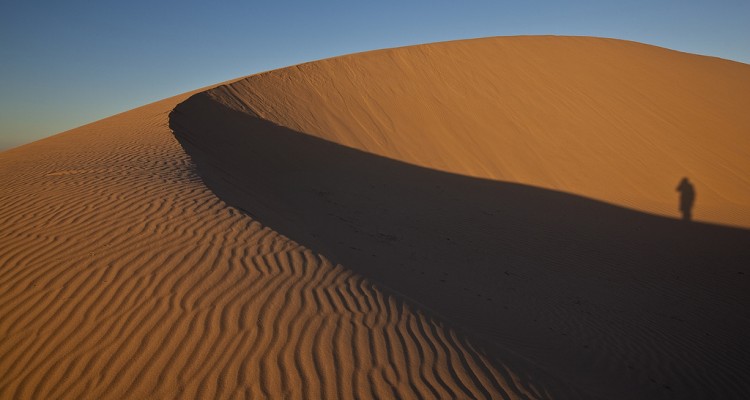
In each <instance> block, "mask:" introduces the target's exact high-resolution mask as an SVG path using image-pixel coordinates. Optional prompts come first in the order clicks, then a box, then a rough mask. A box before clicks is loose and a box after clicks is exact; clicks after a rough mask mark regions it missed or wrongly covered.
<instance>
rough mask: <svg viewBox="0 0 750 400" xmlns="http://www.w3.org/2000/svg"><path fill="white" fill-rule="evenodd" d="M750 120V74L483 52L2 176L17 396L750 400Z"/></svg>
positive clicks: (224, 110) (3, 344)
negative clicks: (684, 212)
mask: <svg viewBox="0 0 750 400" xmlns="http://www.w3.org/2000/svg"><path fill="white" fill-rule="evenodd" d="M748 97H750V66H747V65H743V64H739V63H733V62H729V61H725V60H719V59H713V58H707V57H700V56H695V55H689V54H684V53H677V52H673V51H669V50H666V49H661V48H655V47H652V46H646V45H641V44H636V43H631V42H623V41H617V40H605V39H594V38H562V37H515V38H491V39H481V40H471V41H460V42H450V43H440V44H434V45H423V46H415V47H409V48H401V49H392V50H382V51H375V52H368V53H362V54H356V55H351V56H345V57H339V58H334V59H329V60H322V61H316V62H313V63H308V64H303V65H299V66H295V67H289V68H285V69H282V70H277V71H271V72H267V73H263V74H258V75H254V76H250V77H247V78H245V79H241V80H238V81H236V82H232V83H228V84H225V85H221V86H218V87H216V88H214V89H210V90H202V91H197V92H194V93H188V94H184V95H181V96H177V97H174V98H170V99H166V100H163V101H161V102H157V103H154V104H151V105H148V106H144V107H141V108H138V109H135V110H132V111H129V112H126V113H123V114H119V115H117V116H114V117H111V118H108V119H105V120H102V121H99V122H96V123H93V124H89V125H86V126H84V127H81V128H78V129H75V130H72V131H69V132H66V133H63V134H60V135H57V136H55V137H52V138H48V139H45V140H42V141H39V142H36V143H33V144H30V145H27V146H23V147H20V148H16V149H13V150H10V151H7V152H4V153H0V182H1V184H0V187H1V188H2V189H1V190H2V191H1V192H0V204H1V207H0V249H2V251H0V265H2V268H1V269H0V370H2V371H6V372H4V373H3V374H0V398H45V399H46V398H91V399H98V398H133V399H142V398H311V399H318V398H425V399H428V398H493V399H494V398H555V399H557V398H572V399H579V398H622V399H631V398H745V397H747V396H748V395H749V394H750V384H748V382H750V368H748V365H750V346H749V345H748V344H747V341H746V337H747V334H748V332H750V313H749V312H748V311H747V304H750V283H748V280H747V276H748V275H749V274H750V269H749V268H748V265H750V231H748V230H747V229H744V228H747V227H749V226H750V179H748V175H747V171H750V157H748V156H749V154H748V153H747V151H748V150H747V149H750V137H749V136H748V135H747V132H748V131H749V128H750V116H748V115H746V113H745V112H744V108H746V107H744V106H745V105H746V104H748V100H750V99H749V98H748ZM682 176H689V177H691V179H692V180H693V181H694V182H695V184H696V189H697V193H698V195H697V196H698V197H697V202H696V206H695V213H694V214H695V217H696V219H697V220H698V221H700V222H684V221H679V220H678V219H677V218H678V212H677V193H676V192H675V186H676V185H677V182H678V180H679V179H680V178H681V177H682ZM707 222H710V223H707Z"/></svg>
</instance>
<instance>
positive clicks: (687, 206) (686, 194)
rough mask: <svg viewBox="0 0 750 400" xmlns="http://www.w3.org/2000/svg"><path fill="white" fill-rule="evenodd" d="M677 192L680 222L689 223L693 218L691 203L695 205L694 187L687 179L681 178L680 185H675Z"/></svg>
mask: <svg viewBox="0 0 750 400" xmlns="http://www.w3.org/2000/svg"><path fill="white" fill-rule="evenodd" d="M677 191H678V192H680V211H681V212H682V220H683V221H690V220H691V219H692V217H693V214H692V210H693V203H695V187H694V186H693V184H692V183H690V181H689V180H688V178H687V177H685V178H682V180H681V181H680V184H679V185H677Z"/></svg>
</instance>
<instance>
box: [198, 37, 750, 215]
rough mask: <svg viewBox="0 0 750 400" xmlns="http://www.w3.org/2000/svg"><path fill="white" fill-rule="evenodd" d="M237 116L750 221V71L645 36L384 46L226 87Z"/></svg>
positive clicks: (428, 160) (469, 168) (528, 179)
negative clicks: (684, 193)
mask: <svg viewBox="0 0 750 400" xmlns="http://www.w3.org/2000/svg"><path fill="white" fill-rule="evenodd" d="M210 93H211V96H213V97H214V98H215V99H216V100H217V101H219V102H222V103H224V104H226V105H228V106H230V107H232V108H234V109H237V110H240V111H243V110H248V109H249V110H252V112H253V113H255V114H257V115H258V116H260V117H262V118H264V119H266V120H269V121H271V122H274V123H276V124H279V125H282V126H285V127H288V128H290V129H293V130H296V131H300V132H305V133H307V134H310V135H315V136H316V137H320V138H322V139H326V140H330V141H332V142H335V143H339V144H342V145H345V146H349V147H352V148H356V149H360V150H363V151H367V152H370V153H374V154H378V155H381V156H385V157H389V158H393V159H397V160H401V161H405V162H408V163H413V164H416V165H420V166H424V167H428V168H433V169H438V170H441V171H447V172H454V173H459V174H464V175H468V176H474V177H480V178H487V179H494V180H501V181H507V182H515V183H522V184H527V185H534V186H539V187H543V188H547V189H554V190H560V191H564V192H568V193H572V194H577V195H581V196H586V197H590V198H593V199H597V200H602V201H606V202H609V203H612V204H616V205H621V206H626V207H630V208H633V209H636V210H639V211H646V212H650V213H655V214H659V215H665V216H672V217H679V212H678V206H677V204H678V200H677V193H676V192H675V187H676V186H677V184H678V183H679V180H680V179H681V178H682V177H683V176H688V177H690V178H691V179H692V180H693V181H695V182H696V187H697V192H698V198H697V202H696V206H695V218H696V219H698V220H701V221H707V222H715V223H721V224H727V225H734V226H744V227H750V180H748V178H747V173H746V171H748V170H750V156H748V153H747V149H749V148H750V135H748V134H747V133H748V132H750V113H748V112H747V110H746V108H747V107H746V105H747V104H750V66H748V65H745V64H741V63H737V62H731V61H726V60H721V59H715V58H709V57H702V56H696V55H692V54H686V53H680V52H676V51H671V50H667V49H663V48H658V47H653V46H647V45H643V44H639V43H634V42H626V41H620V40H611V39H596V38H571V37H511V38H490V39H479V40H468V41H456V42H446V43H437V44H431V45H423V46H414V47H408V48H399V49H389V50H379V51H373V52H368V53H362V54H355V55H351V56H344V57H337V58H332V59H327V60H321V61H316V62H312V63H307V64H302V65H298V66H294V67H289V68H284V69H280V70H276V71H271V72H268V73H264V74H260V75H258V76H253V77H250V78H247V79H244V80H241V81H239V82H236V83H234V84H232V85H226V86H222V87H219V88H216V89H215V90H212V91H211V92H210Z"/></svg>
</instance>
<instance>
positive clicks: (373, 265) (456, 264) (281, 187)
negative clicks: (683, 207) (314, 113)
mask: <svg viewBox="0 0 750 400" xmlns="http://www.w3.org/2000/svg"><path fill="white" fill-rule="evenodd" d="M170 127H171V128H172V130H173V131H174V133H175V136H176V137H177V139H178V140H179V141H180V143H181V144H182V146H183V147H184V148H185V150H186V151H187V153H188V154H189V155H190V156H191V158H192V160H193V162H194V163H195V164H196V165H197V169H198V172H199V174H200V175H201V177H202V178H203V180H204V182H205V183H206V185H207V186H208V187H210V188H211V189H212V190H213V191H214V192H215V193H216V194H217V195H218V196H219V197H221V198H222V199H223V200H225V201H226V202H227V203H228V204H230V205H233V206H235V207H237V208H239V209H241V210H243V211H245V212H246V213H248V214H249V215H251V216H252V217H253V218H255V219H257V220H258V221H260V222H262V223H264V224H266V225H268V226H270V227H271V228H273V229H275V230H277V231H278V232H280V233H282V234H284V235H286V236H288V237H290V238H291V239H293V240H295V241H297V242H299V243H301V244H303V245H305V246H307V247H309V248H311V249H313V250H315V251H317V252H320V253H322V254H324V255H325V256H326V257H328V258H330V259H331V260H332V261H334V262H336V263H341V264H343V265H344V266H346V267H347V268H350V269H352V270H354V271H356V272H358V273H360V274H362V275H364V276H366V277H368V278H369V279H371V280H372V281H374V282H377V283H379V284H381V285H383V286H385V287H387V288H390V289H391V290H393V291H395V292H397V293H399V294H401V295H402V296H404V297H405V298H406V299H407V300H409V301H412V302H414V303H416V304H418V305H419V306H421V307H424V308H426V309H429V310H431V311H432V312H434V313H437V314H438V315H440V316H442V317H444V318H446V319H447V320H448V321H450V322H451V323H453V324H455V325H457V326H461V327H464V328H465V329H466V330H467V331H468V332H469V333H470V334H471V335H474V336H475V337H477V338H480V339H481V340H482V341H483V343H488V346H490V347H491V346H493V345H497V346H505V347H508V348H513V349H514V351H516V352H518V353H520V354H522V355H523V356H524V357H527V358H528V359H530V360H533V361H534V362H536V363H538V364H539V365H541V366H543V367H544V368H547V369H548V370H549V371H551V372H553V373H555V374H558V375H560V376H562V377H564V378H566V379H570V380H571V381H572V382H576V383H577V384H580V385H582V386H587V387H593V388H594V389H593V390H594V392H596V393H598V394H599V395H602V396H605V397H618V396H617V395H618V394H619V395H620V396H624V397H627V396H635V397H634V398H653V397H660V396H666V395H667V394H670V395H676V396H678V397H681V398H698V397H705V396H708V397H715V396H719V397H722V396H723V397H732V396H735V395H736V394H737V393H746V392H748V391H750V383H749V382H750V372H749V370H750V345H748V344H747V340H746V338H747V334H748V333H750V312H748V311H747V309H746V308H747V307H746V306H747V304H750V294H749V293H750V290H749V289H750V285H748V280H747V279H748V278H749V277H748V276H747V274H748V273H750V271H749V268H748V266H749V265H750V246H748V245H749V244H750V231H748V230H744V229H738V228H731V227H723V226H717V225H710V224H704V223H691V224H684V223H681V222H680V221H679V220H675V219H670V218H665V217H660V216H655V215H650V214H646V213H641V212H637V211H634V210H630V209H626V208H622V207H618V206H614V205H611V204H606V203H603V202H599V201H595V200H592V199H588V198H584V197H581V196H577V195H573V194H568V193H562V192H556V191H552V190H545V189H541V188H536V187H531V186H525V185H520V184H514V183H508V182H498V181H492V180H487V179H478V178H472V177H467V176H462V175H457V174H452V173H448V172H442V171H436V170H432V169H428V168H423V167H419V166H415V165H411V164H407V163H404V162H400V161H396V160H392V159H388V158H384V157H380V156H377V155H373V154H370V153H366V152H362V151H359V150H356V149H352V148H348V147H345V146H341V145H338V144H335V143H332V142H328V141H325V140H321V139H318V138H315V137H313V136H311V135H308V134H305V133H302V132H296V131H293V130H290V129H287V128H285V127H281V126H278V125H275V124H273V123H270V122H268V121H265V120H263V119H260V118H258V117H255V116H253V115H250V114H245V113H241V112H238V111H235V110H232V109H229V108H227V107H225V106H223V105H221V104H219V103H217V102H215V101H213V100H212V99H211V98H210V97H209V96H208V95H206V94H205V93H201V94H198V95H195V96H193V97H191V98H190V99H188V100H187V101H185V102H183V103H182V104H180V105H179V106H178V107H176V108H175V109H174V111H173V112H172V114H171V115H170ZM488 351H491V350H488ZM716 354H722V356H721V360H720V361H716ZM602 358H604V359H605V361H603V360H602ZM651 358H656V359H658V360H659V361H658V362H652V361H651V360H650V359H651ZM602 365H606V368H604V367H602ZM664 365H666V366H667V367H664ZM634 368H635V369H637V370H638V371H639V372H638V373H634V372H633V369H634ZM662 368H670V369H671V370H672V371H674V373H673V374H672V375H670V374H669V373H666V374H665V373H660V372H659V370H660V369H662ZM664 376H676V377H683V378H684V379H682V378H674V379H673V380H671V381H664V380H665V379H666V378H658V377H664ZM654 377H657V378H654ZM660 379H661V381H660ZM743 382H744V383H743ZM722 385H724V386H722ZM625 394H627V396H625ZM680 394H682V395H683V396H680Z"/></svg>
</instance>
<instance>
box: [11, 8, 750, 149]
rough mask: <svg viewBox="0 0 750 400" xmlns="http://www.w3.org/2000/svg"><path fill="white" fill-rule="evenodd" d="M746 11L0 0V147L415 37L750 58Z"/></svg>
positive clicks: (415, 40)
mask: <svg viewBox="0 0 750 400" xmlns="http://www.w3.org/2000/svg"><path fill="white" fill-rule="evenodd" d="M748 20H750V1H748V0H737V1H722V0H717V1H692V0H683V1H671V0H670V1H659V0H652V1H640V0H638V1H608V0H601V1H594V0H591V1H569V2H563V1H552V0H537V1H534V0H529V1H471V0H466V1H442V0H433V1H408V0H402V1H390V0H381V1H358V0H349V1H299V0H298V1H269V2H264V3H260V2H253V1H215V2H211V1H156V0H154V1H141V0H130V1H122V0H118V1H107V0H100V1H93V0H92V1H76V0H71V1H54V2H53V1H35V0H25V1H21V0H18V1H13V2H11V1H8V0H0V149H4V148H8V147H12V146H16V145H20V144H23V143H26V142H30V141H33V140H37V139H40V138H42V137H45V136H49V135H52V134H55V133H58V132H61V131H64V130H67V129H70V128H74V127H76V126H80V125H82V124H85V123H88V122H92V121H95V120H98V119H101V118H104V117H107V116H109V115H113V114H116V113H119V112H122V111H127V110H129V109H131V108H134V107H137V106H140V105H144V104H147V103H150V102H152V101H156V100H159V99H162V98H165V97H170V96H172V95H176V94H179V93H182V92H186V91H189V90H192V89H196V88H199V87H202V86H206V85H209V84H212V83H217V82H221V81H225V80H229V79H232V78H236V77H239V76H243V75H248V74H251V73H255V72H261V71H265V70H269V69H275V68H279V67H284V66H287V65H292V64H297V63H300V62H305V61H311V60H316V59H321V58H326V57H331V56H336V55H341V54H347V53H352V52H358V51H365V50H373V49H379V48H386V47H395V46H404V45H409V44H417V43H427V42H435V41H444V40H454V39H464V38H474V37H484V36H506V35H536V34H556V35H586V36H603V37H614V38H621V39H628V40H635V41H639V42H644V43H650V44H655V45H659V46H664V47H668V48H672V49H676V50H681V51H687V52H691V53H698V54H706V55H712V56H717V57H722V58H728V59H732V60H736V61H740V62H744V63H750V23H748Z"/></svg>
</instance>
